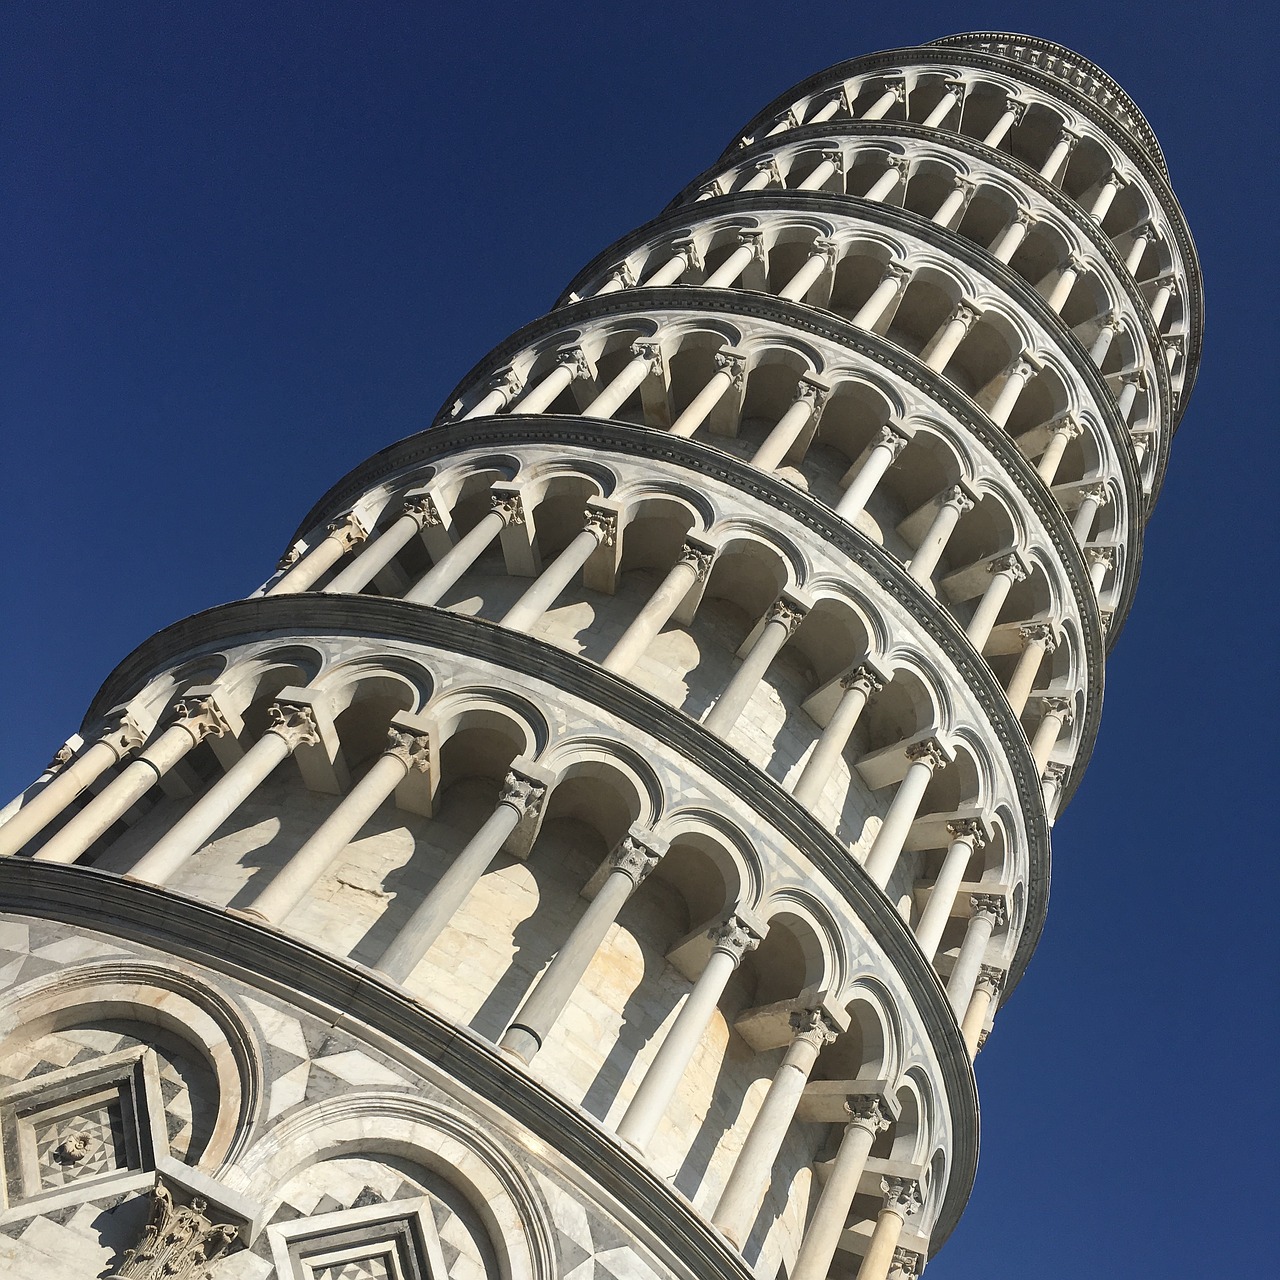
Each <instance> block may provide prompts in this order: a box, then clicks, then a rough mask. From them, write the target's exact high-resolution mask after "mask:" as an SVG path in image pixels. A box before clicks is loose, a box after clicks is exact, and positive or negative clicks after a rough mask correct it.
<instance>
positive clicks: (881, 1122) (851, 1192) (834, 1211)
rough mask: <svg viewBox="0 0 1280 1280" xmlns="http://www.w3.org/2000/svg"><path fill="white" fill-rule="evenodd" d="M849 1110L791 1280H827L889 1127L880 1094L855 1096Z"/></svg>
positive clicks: (801, 1244) (852, 1096) (853, 1095)
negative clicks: (879, 1140)
mask: <svg viewBox="0 0 1280 1280" xmlns="http://www.w3.org/2000/svg"><path fill="white" fill-rule="evenodd" d="M845 1108H846V1110H847V1112H848V1115H849V1121H848V1123H847V1124H846V1125H845V1127H844V1133H843V1134H842V1135H841V1138H840V1146H839V1148H838V1150H837V1151H836V1158H835V1159H834V1160H833V1161H832V1163H831V1170H830V1173H829V1174H828V1176H827V1181H826V1185H825V1186H823V1188H822V1191H821V1193H820V1195H819V1196H818V1203H817V1205H816V1207H815V1208H814V1211H813V1217H812V1218H810V1219H809V1225H808V1226H807V1227H806V1228H805V1233H804V1238H803V1239H802V1240H801V1241H800V1251H799V1252H798V1253H797V1254H796V1260H795V1265H794V1266H793V1267H792V1268H791V1271H790V1272H789V1280H827V1275H828V1274H829V1272H830V1270H831V1264H832V1262H833V1261H834V1260H835V1256H836V1250H837V1249H838V1248H839V1247H840V1238H841V1236H843V1235H844V1231H845V1227H846V1225H847V1224H848V1221H849V1211H850V1209H852V1208H853V1198H854V1196H856V1195H857V1194H858V1183H859V1182H860V1181H861V1180H862V1174H863V1172H864V1170H865V1169H866V1167H867V1157H868V1156H869V1155H870V1154H871V1147H872V1145H873V1144H874V1142H875V1140H876V1137H877V1136H878V1135H879V1134H881V1133H883V1132H884V1131H885V1130H886V1129H887V1128H888V1127H889V1117H888V1115H887V1114H886V1111H885V1107H884V1103H883V1100H882V1099H881V1097H880V1095H879V1094H876V1093H861V1094H851V1095H850V1096H849V1097H848V1098H847V1099H846V1100H845Z"/></svg>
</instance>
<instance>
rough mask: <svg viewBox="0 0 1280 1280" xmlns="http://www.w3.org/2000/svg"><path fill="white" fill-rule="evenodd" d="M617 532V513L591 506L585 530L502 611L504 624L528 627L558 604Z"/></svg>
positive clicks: (614, 539)
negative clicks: (578, 575) (513, 602)
mask: <svg viewBox="0 0 1280 1280" xmlns="http://www.w3.org/2000/svg"><path fill="white" fill-rule="evenodd" d="M617 536H618V515H617V512H615V511H608V510H603V509H597V508H593V507H588V508H587V511H586V524H585V525H584V526H583V529H582V532H581V533H579V534H578V535H577V537H575V538H574V539H573V541H572V542H570V543H569V545H568V546H567V547H565V549H564V550H563V551H562V552H560V554H559V555H558V556H556V558H555V559H554V560H553V561H552V562H551V563H550V564H549V565H547V567H546V568H545V569H543V571H542V572H541V574H539V575H538V577H537V578H535V579H534V581H533V585H532V586H531V587H529V589H528V590H527V591H526V592H525V593H524V595H522V596H521V597H520V599H519V600H517V601H516V602H515V604H513V605H512V606H511V608H510V609H508V610H507V612H506V613H505V614H504V615H503V618H502V625H503V626H504V627H508V628H509V629H511V630H512V631H528V629H529V628H530V627H532V626H533V625H534V623H535V622H537V621H538V619H539V618H541V617H542V615H543V614H544V613H545V612H546V611H547V610H548V609H549V608H551V606H552V605H553V604H555V602H556V599H557V597H558V596H559V595H560V593H561V592H562V591H563V590H564V589H565V587H567V586H568V585H569V583H570V582H571V581H572V580H573V578H574V575H575V574H577V573H578V571H579V570H580V569H582V568H583V566H584V565H585V564H586V563H587V561H588V560H589V559H591V556H592V555H593V554H594V553H595V551H596V549H597V548H598V547H611V546H613V544H614V542H615V541H616V539H617Z"/></svg>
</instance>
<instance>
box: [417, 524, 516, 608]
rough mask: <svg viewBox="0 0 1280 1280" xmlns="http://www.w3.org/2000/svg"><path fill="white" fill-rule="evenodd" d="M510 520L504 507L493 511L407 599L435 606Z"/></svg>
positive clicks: (457, 544) (434, 566) (439, 561)
mask: <svg viewBox="0 0 1280 1280" xmlns="http://www.w3.org/2000/svg"><path fill="white" fill-rule="evenodd" d="M508 518H509V517H508V513H507V512H505V511H504V510H502V509H501V508H495V509H494V510H493V511H490V512H489V514H488V515H487V516H485V517H484V519H483V520H481V521H479V523H477V525H476V526H475V528H474V529H472V530H471V531H470V532H469V533H467V534H465V535H464V536H463V537H461V538H459V539H458V541H457V542H455V543H454V545H453V546H452V547H451V548H450V549H449V550H448V551H447V552H446V553H445V554H444V555H443V556H441V557H440V559H439V560H438V561H437V562H436V564H434V565H433V566H432V567H431V568H430V569H429V570H428V571H427V572H426V573H425V574H423V575H422V577H421V578H419V579H418V581H417V582H415V583H414V584H413V586H411V587H410V588H409V590H408V591H406V592H405V593H404V598H405V599H406V600H410V601H412V602H413V603H414V604H435V603H436V601H438V600H439V599H440V598H441V597H442V596H443V595H444V594H445V592H446V591H448V590H449V588H450V587H452V586H453V584H454V583H455V582H457V581H458V579H459V578H461V577H462V575H463V574H464V573H466V571H467V570H468V569H470V568H471V566H472V565H473V564H475V562H476V561H477V560H479V559H480V557H481V556H482V555H483V554H484V551H485V548H486V547H488V545H489V544H490V543H491V542H492V541H493V540H494V538H496V537H497V536H498V534H500V533H501V532H502V530H503V529H504V528H506V525H507V520H508Z"/></svg>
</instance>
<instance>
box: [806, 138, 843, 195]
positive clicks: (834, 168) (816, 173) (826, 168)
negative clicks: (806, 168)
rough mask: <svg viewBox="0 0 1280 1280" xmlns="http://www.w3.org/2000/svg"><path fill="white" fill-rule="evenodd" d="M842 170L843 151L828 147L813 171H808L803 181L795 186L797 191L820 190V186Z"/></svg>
mask: <svg viewBox="0 0 1280 1280" xmlns="http://www.w3.org/2000/svg"><path fill="white" fill-rule="evenodd" d="M843 172H844V152H842V151H840V150H838V149H836V148H829V149H828V150H826V151H824V152H822V159H821V160H820V161H819V162H818V164H817V165H816V167H815V168H814V170H813V172H812V173H810V174H809V175H808V176H807V177H806V178H805V180H804V181H803V182H801V183H800V184H799V185H798V186H797V187H796V190H797V191H820V190H821V189H822V187H823V186H824V185H825V184H826V183H827V182H828V181H830V179H832V178H834V177H835V176H836V174H838V173H843Z"/></svg>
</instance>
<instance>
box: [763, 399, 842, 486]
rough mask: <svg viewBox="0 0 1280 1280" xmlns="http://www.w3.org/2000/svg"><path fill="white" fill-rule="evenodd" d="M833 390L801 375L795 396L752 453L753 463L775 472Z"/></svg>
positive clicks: (819, 412)
mask: <svg viewBox="0 0 1280 1280" xmlns="http://www.w3.org/2000/svg"><path fill="white" fill-rule="evenodd" d="M830 393H831V388H830V386H829V385H828V384H827V383H825V382H823V381H822V380H821V379H819V378H813V377H809V376H807V375H806V376H802V377H801V378H800V380H799V381H798V382H797V383H796V398H795V399H794V400H793V401H792V402H791V404H790V406H789V407H788V408H787V411H786V412H785V413H784V414H783V415H782V417H781V418H779V419H778V421H777V423H776V424H775V425H774V428H773V430H772V431H770V432H769V434H768V435H767V436H766V437H765V439H764V441H763V443H762V444H761V445H760V447H759V448H758V449H757V450H756V451H755V453H754V454H752V456H751V465H752V466H755V467H759V468H760V470H761V471H773V470H774V469H775V468H776V467H777V466H778V465H779V464H780V463H781V462H782V461H783V460H784V459H785V458H786V456H787V454H788V453H789V452H790V451H791V447H792V446H793V445H794V444H795V443H796V441H797V440H799V439H800V436H801V433H802V432H804V431H805V429H806V428H807V427H809V425H810V424H811V423H812V422H814V421H815V420H816V419H817V418H818V417H819V416H820V414H821V413H822V407H823V405H825V404H826V402H827V397H828V396H829V395H830Z"/></svg>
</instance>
